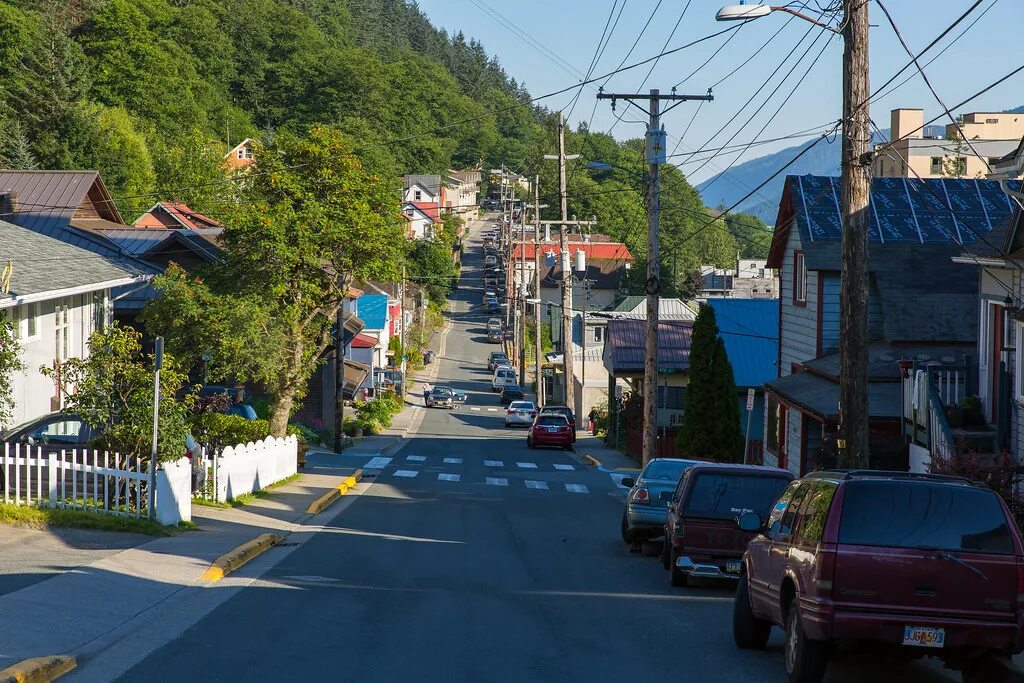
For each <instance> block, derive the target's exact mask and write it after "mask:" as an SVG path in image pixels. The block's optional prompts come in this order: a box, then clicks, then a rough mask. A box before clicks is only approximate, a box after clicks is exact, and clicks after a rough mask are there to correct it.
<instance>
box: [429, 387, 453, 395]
mask: <svg viewBox="0 0 1024 683" xmlns="http://www.w3.org/2000/svg"><path fill="white" fill-rule="evenodd" d="M453 393H454V392H452V390H451V388H450V387H436V388H435V389H434V395H435V396H451V395H452V394H453Z"/></svg>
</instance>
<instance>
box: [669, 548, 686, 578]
mask: <svg viewBox="0 0 1024 683" xmlns="http://www.w3.org/2000/svg"><path fill="white" fill-rule="evenodd" d="M677 559H679V558H677V557H676V552H675V550H673V549H672V546H669V547H668V582H669V584H671V585H673V586H675V587H676V588H681V587H683V586H685V585H686V584H688V583H689V582H690V577H689V576H687V575H686V574H684V573H683V572H682V570H680V569H679V567H677V566H676V560H677Z"/></svg>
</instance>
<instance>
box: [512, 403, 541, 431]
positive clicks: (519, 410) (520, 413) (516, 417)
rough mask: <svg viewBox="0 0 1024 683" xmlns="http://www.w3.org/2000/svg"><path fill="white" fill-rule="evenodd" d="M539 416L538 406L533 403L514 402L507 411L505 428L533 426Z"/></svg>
mask: <svg viewBox="0 0 1024 683" xmlns="http://www.w3.org/2000/svg"><path fill="white" fill-rule="evenodd" d="M536 416H537V405H536V404H535V403H534V402H533V401H512V402H511V403H509V404H508V409H507V410H506V411H505V426H506V427H511V426H512V425H526V426H527V427H529V426H530V425H532V424H533V418H535V417H536Z"/></svg>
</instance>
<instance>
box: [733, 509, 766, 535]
mask: <svg viewBox="0 0 1024 683" xmlns="http://www.w3.org/2000/svg"><path fill="white" fill-rule="evenodd" d="M763 525H764V521H763V520H762V519H761V515H759V514H757V513H756V512H744V513H743V514H742V515H740V517H739V519H738V520H736V526H737V527H738V528H739V529H740V531H750V532H757V531H760V530H761V527H762V526H763Z"/></svg>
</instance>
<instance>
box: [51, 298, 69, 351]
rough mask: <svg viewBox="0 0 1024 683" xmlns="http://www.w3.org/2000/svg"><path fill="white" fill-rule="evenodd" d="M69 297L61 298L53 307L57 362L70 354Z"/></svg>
mask: <svg viewBox="0 0 1024 683" xmlns="http://www.w3.org/2000/svg"><path fill="white" fill-rule="evenodd" d="M69 303H70V299H61V300H60V301H58V302H57V305H56V306H54V309H53V331H54V349H55V350H56V354H57V355H56V360H57V362H58V363H60V362H63V361H65V360H67V359H68V358H69V357H70V356H71V307H70V305H69Z"/></svg>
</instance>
